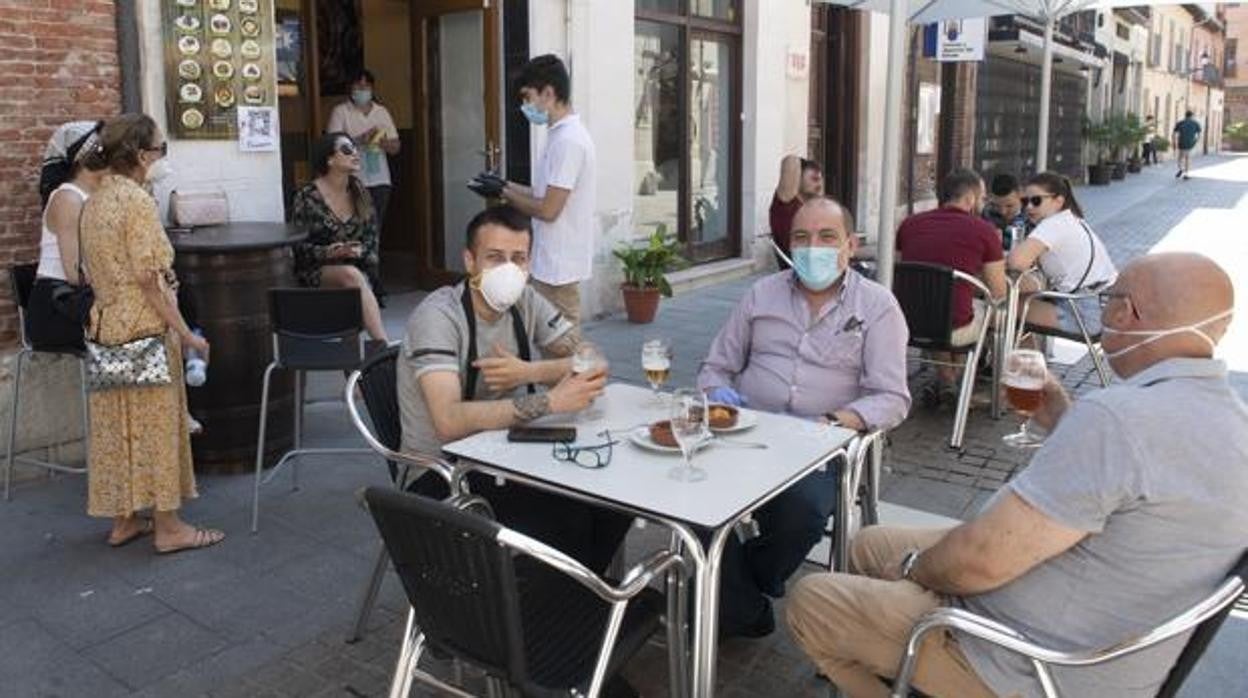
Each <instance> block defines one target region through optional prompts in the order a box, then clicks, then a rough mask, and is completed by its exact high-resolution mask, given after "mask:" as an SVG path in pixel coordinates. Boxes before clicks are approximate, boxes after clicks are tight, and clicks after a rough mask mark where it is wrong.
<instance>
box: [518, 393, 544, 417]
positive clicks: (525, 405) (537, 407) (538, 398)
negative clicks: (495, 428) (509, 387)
mask: <svg viewBox="0 0 1248 698" xmlns="http://www.w3.org/2000/svg"><path fill="white" fill-rule="evenodd" d="M511 404H512V407H514V408H515V410H516V419H518V420H520V421H522V422H531V421H533V420H534V419H537V418H538V417H545V416H546V415H548V414H550V396H549V395H547V394H546V393H537V394H536V395H522V396H520V397H518V398H514V399H512V401H511Z"/></svg>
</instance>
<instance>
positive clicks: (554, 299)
mask: <svg viewBox="0 0 1248 698" xmlns="http://www.w3.org/2000/svg"><path fill="white" fill-rule="evenodd" d="M529 284H530V285H531V286H532V287H533V289H534V290H535V291H537V292H538V293H540V294H542V297H543V298H545V299H546V300H548V301H550V302H551V303H552V304H553V305H554V306H555V307H556V308H558V309H559V312H560V313H563V316H564V317H566V318H567V319H568V322H570V323H572V337H574V338H576V339H580V337H581V285H580V282H576V281H574V282H572V283H570V284H563V285H561V286H551V285H550V284H548V283H544V282H541V281H538V280H537V279H533V278H530V279H529Z"/></svg>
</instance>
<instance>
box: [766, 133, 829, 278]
mask: <svg viewBox="0 0 1248 698" xmlns="http://www.w3.org/2000/svg"><path fill="white" fill-rule="evenodd" d="M820 196H823V168H822V167H820V166H819V163H817V162H815V161H814V160H807V159H806V158H799V157H798V156H796V155H786V156H784V159H783V160H781V161H780V183H779V184H777V185H776V193H775V194H774V195H773V196H772V197H771V209H770V210H769V211H768V219H769V220H770V222H771V239H772V240H774V241H775V243H776V247H779V248H780V249H781V251H783V252H784V256H787V255H788V254H789V231H791V230H792V229H793V216H795V215H797V210H798V209H799V208H801V207H802V204H804V203H806V202H807V201H810V200H811V199H814V198H817V197H820ZM784 256H781V255H780V254H777V255H776V262H777V263H778V264H779V265H780V269H781V271H783V270H785V269H788V268H789V262H788V260H786V259H785V258H784Z"/></svg>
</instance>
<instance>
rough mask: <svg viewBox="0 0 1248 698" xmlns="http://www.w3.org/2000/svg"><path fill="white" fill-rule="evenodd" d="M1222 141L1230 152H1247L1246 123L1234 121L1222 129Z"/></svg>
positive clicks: (1247, 124)
mask: <svg viewBox="0 0 1248 698" xmlns="http://www.w3.org/2000/svg"><path fill="white" fill-rule="evenodd" d="M1222 140H1223V141H1224V142H1225V143H1226V146H1227V147H1228V148H1230V149H1231V150H1236V151H1243V150H1248V121H1236V122H1235V123H1233V124H1230V125H1229V126H1227V127H1226V128H1224V129H1222Z"/></svg>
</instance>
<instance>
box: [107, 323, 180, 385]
mask: <svg viewBox="0 0 1248 698" xmlns="http://www.w3.org/2000/svg"><path fill="white" fill-rule="evenodd" d="M86 345H87V390H90V391H92V392H98V391H101V390H111V389H113V388H132V387H133V388H145V387H151V386H157V385H168V384H169V383H172V382H173V374H172V373H170V371H169V351H168V350H167V349H166V348H165V338H164V336H163V335H153V336H151V337H140V338H138V339H134V340H131V341H129V342H126V343H124V344H117V345H114V346H108V345H105V344H99V343H97V342H94V341H91V340H89V339H88V340H86Z"/></svg>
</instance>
